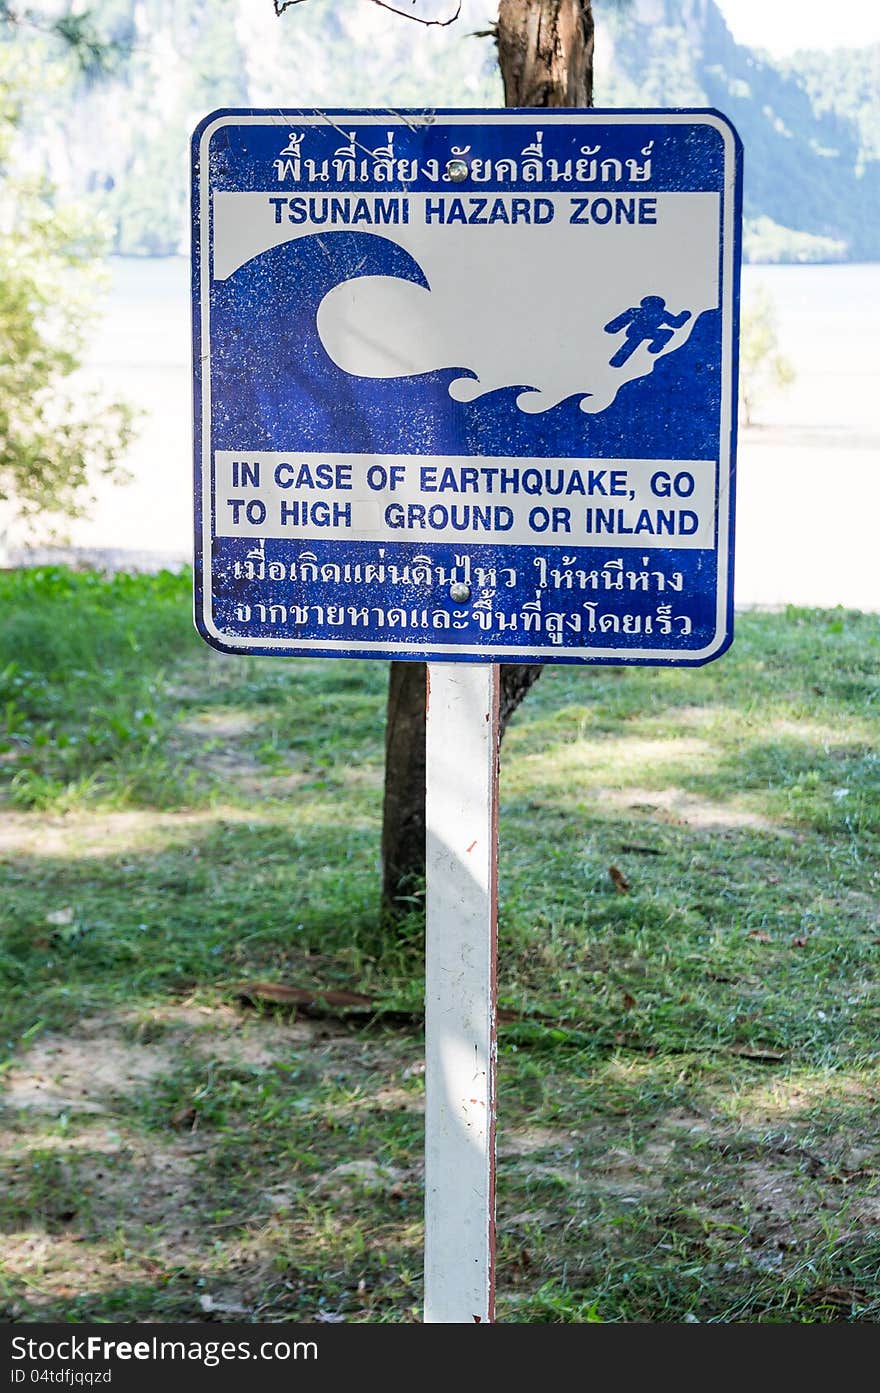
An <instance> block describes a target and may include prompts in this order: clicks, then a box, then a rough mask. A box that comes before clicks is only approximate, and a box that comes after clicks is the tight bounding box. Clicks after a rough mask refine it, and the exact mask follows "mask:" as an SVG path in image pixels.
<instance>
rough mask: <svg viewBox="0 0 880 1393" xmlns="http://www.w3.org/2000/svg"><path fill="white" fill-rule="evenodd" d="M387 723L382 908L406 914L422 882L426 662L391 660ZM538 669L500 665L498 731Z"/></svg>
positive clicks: (535, 665)
mask: <svg viewBox="0 0 880 1393" xmlns="http://www.w3.org/2000/svg"><path fill="white" fill-rule="evenodd" d="M390 668H391V670H390V673H389V676H388V713H387V719H386V723H385V793H384V800H383V805H382V908H383V912H384V913H385V914H386V915H391V916H392V917H393V916H395V915H400V914H405V913H406V912H407V911H408V910H411V909H413V908H414V907H416V906H418V905H419V904H420V902H421V899H422V893H423V890H424V883H425V695H426V686H425V681H426V676H427V670H426V666H425V664H424V663H408V662H406V663H405V662H392V663H391V665H390ZM541 672H542V667H541V664H540V663H504V664H502V667H501V701H500V727H501V734H502V736H503V735H504V732H505V730H506V728H507V723H508V721H509V720H510V718H511V716H512V715H513V713H514V711H515V710H516V708H517V707H518V706H519V704H520V702H521V701H522V699H523V697H524V696H525V694H526V692H527V691H528V690H529V688H530V687H531V686H533V685H534V683H535V682H537V680H538V678H539V677H540V675H541Z"/></svg>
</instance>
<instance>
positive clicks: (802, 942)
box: [791, 934, 810, 948]
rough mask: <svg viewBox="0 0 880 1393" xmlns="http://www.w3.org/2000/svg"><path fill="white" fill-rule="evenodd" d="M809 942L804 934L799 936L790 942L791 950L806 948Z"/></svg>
mask: <svg viewBox="0 0 880 1393" xmlns="http://www.w3.org/2000/svg"><path fill="white" fill-rule="evenodd" d="M809 941H810V940H809V939H808V937H807V935H806V934H801V935H799V936H798V937H797V938H793V939H792V940H791V946H792V948H806V946H807V944H808V943H809Z"/></svg>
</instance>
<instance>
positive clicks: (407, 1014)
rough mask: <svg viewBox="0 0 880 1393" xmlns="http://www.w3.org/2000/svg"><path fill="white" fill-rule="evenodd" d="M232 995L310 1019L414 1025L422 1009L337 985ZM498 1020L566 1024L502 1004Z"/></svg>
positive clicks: (266, 985)
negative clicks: (407, 1007)
mask: <svg viewBox="0 0 880 1393" xmlns="http://www.w3.org/2000/svg"><path fill="white" fill-rule="evenodd" d="M235 994H236V996H237V997H238V999H239V1001H241V1002H243V1003H244V1005H246V1006H280V1007H285V1006H287V1007H292V1008H293V1009H294V1010H295V1011H297V1012H298V1013H299V1014H300V1015H303V1016H308V1017H309V1018H310V1019H313V1020H323V1019H326V1018H327V1017H333V1018H336V1019H340V1020H365V1019H368V1018H370V1017H372V1016H376V1017H380V1018H381V1019H382V1020H383V1021H389V1022H391V1023H394V1024H398V1025H418V1024H420V1023H421V1022H422V1021H423V1020H424V1011H410V1010H404V1009H402V1008H399V1007H391V1006H384V1005H383V1004H382V1002H381V1001H380V1000H378V998H376V997H374V996H366V995H365V994H364V993H363V992H351V991H347V990H346V989H345V988H338V987H291V986H288V984H287V983H286V982H242V983H240V984H239V985H238V986H236V988H235ZM498 1019H499V1021H500V1022H501V1023H502V1024H512V1023H514V1022H525V1023H528V1022H529V1021H535V1022H539V1023H540V1024H562V1025H566V1024H567V1023H566V1022H561V1023H558V1022H554V1019H553V1017H551V1016H546V1015H541V1014H540V1013H539V1012H535V1011H530V1012H528V1013H526V1012H523V1011H511V1010H508V1009H507V1008H506V1007H503V1006H501V1007H499V1008H498Z"/></svg>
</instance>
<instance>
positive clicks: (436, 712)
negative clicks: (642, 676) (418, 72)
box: [193, 110, 742, 1321]
mask: <svg viewBox="0 0 880 1393" xmlns="http://www.w3.org/2000/svg"><path fill="white" fill-rule="evenodd" d="M741 204H742V151H741V146H740V142H739V139H738V137H737V135H736V132H735V131H734V130H733V128H732V126H731V125H730V123H729V122H728V121H727V119H726V118H725V117H724V116H722V115H721V114H720V113H718V112H716V111H711V110H695V111H689V110H674V111H665V110H664V111H595V110H590V111H572V110H557V111H549V110H547V111H545V110H541V111H537V110H535V111H525V110H504V111H399V112H387V111H382V112H371V111H287V112H286V111H281V112H279V111H219V112H215V113H213V114H212V115H210V116H208V117H206V118H205V119H204V121H202V122H201V123H200V125H199V127H198V128H197V130H196V132H195V134H194V136H193V214H194V226H193V331H194V368H195V371H194V419H195V500H196V507H195V622H196V625H197V627H198V630H199V632H200V633H201V634H202V636H203V637H204V638H205V639H206V641H207V642H208V643H210V644H212V645H213V646H214V647H216V648H218V649H220V650H221V651H223V652H227V653H261V654H275V655H279V656H293V657H297V656H310V657H316V656H325V657H348V658H354V657H364V658H377V659H390V658H396V659H413V660H421V661H426V662H427V663H428V664H429V676H430V694H429V702H428V717H427V739H428V750H427V755H428V759H427V771H428V774H427V777H428V789H427V809H426V812H427V826H428V847H427V868H428V886H427V917H428V938H427V1003H426V1007H427V1013H426V1076H427V1078H426V1088H427V1122H426V1166H427V1178H426V1192H427V1194H426V1225H427V1234H426V1308H425V1319H426V1320H429V1321H453V1320H456V1321H457V1320H464V1321H471V1320H476V1319H479V1320H480V1321H487V1320H492V1319H493V1282H494V1279H493V1241H494V1238H493V1233H494V1230H493V1226H494V1126H495V946H494V945H495V933H496V926H495V918H496V907H495V878H496V850H495V838H496V825H497V806H496V804H497V754H498V724H497V701H498V693H497V688H498V665H499V664H501V663H536V662H537V663H544V662H546V663H582V664H596V663H599V664H601V663H612V664H617V665H620V664H648V663H651V664H659V665H675V666H686V665H696V664H701V663H706V662H709V661H711V660H713V659H715V658H717V657H718V656H720V654H721V653H723V652H724V651H725V649H726V648H727V647H728V645H729V644H730V642H731V641H732V637H733V627H732V625H733V523H734V488H733V483H734V456H735V438H736V409H735V407H736V344H737V314H738V297H739V258H740V221H741Z"/></svg>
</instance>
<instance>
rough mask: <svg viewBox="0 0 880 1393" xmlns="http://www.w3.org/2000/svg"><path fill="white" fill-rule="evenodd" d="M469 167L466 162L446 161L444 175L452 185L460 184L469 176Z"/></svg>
mask: <svg viewBox="0 0 880 1393" xmlns="http://www.w3.org/2000/svg"><path fill="white" fill-rule="evenodd" d="M470 172H471V171H470V165H469V164H468V162H467V160H447V161H446V173H447V175H448V176H449V178H450V179H451V180H452V182H453V184H460V183H461V182H462V181H463V180H464V179H466V178H467V177H468V175H469V174H470Z"/></svg>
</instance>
